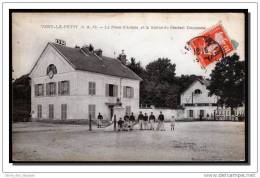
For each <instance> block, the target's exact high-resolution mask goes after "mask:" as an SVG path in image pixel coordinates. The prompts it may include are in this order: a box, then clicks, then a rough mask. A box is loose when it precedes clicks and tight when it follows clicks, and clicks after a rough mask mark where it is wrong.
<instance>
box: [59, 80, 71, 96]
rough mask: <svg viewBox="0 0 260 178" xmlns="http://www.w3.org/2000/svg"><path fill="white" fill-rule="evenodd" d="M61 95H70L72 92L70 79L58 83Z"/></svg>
mask: <svg viewBox="0 0 260 178" xmlns="http://www.w3.org/2000/svg"><path fill="white" fill-rule="evenodd" d="M58 85H59V86H58V88H59V89H58V90H59V95H69V94H70V82H69V81H60V82H59V83H58Z"/></svg>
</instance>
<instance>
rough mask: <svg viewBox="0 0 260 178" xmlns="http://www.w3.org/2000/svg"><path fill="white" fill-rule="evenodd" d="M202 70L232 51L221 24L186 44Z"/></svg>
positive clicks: (232, 48)
mask: <svg viewBox="0 0 260 178" xmlns="http://www.w3.org/2000/svg"><path fill="white" fill-rule="evenodd" d="M187 44H188V46H189V47H190V48H191V49H192V50H193V53H194V55H196V57H197V60H198V62H199V63H200V64H201V66H202V67H203V68H205V67H207V66H208V65H209V64H211V63H213V62H214V61H217V60H220V59H222V58H224V57H225V56H226V55H227V54H229V53H230V52H232V51H233V50H234V47H233V45H232V43H231V40H230V38H229V37H228V35H227V33H226V31H225V30H224V27H223V26H222V24H220V23H219V24H217V25H214V26H212V27H211V28H209V29H207V30H206V31H204V32H203V33H202V34H200V35H199V36H196V37H194V38H192V39H191V40H189V41H188V42H187Z"/></svg>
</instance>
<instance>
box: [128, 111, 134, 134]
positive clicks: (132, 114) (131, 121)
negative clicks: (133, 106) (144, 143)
mask: <svg viewBox="0 0 260 178" xmlns="http://www.w3.org/2000/svg"><path fill="white" fill-rule="evenodd" d="M129 122H130V130H133V126H134V123H135V116H134V113H131V115H130V117H129Z"/></svg>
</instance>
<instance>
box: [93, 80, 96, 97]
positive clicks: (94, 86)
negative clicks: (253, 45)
mask: <svg viewBox="0 0 260 178" xmlns="http://www.w3.org/2000/svg"><path fill="white" fill-rule="evenodd" d="M93 94H94V95H95V94H96V83H95V82H93Z"/></svg>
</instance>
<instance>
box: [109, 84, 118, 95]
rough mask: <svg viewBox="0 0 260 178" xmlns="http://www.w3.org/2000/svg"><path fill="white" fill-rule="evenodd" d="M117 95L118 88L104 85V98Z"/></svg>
mask: <svg viewBox="0 0 260 178" xmlns="http://www.w3.org/2000/svg"><path fill="white" fill-rule="evenodd" d="M117 95H118V86H117V85H113V84H106V96H111V97H116V96H117Z"/></svg>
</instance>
